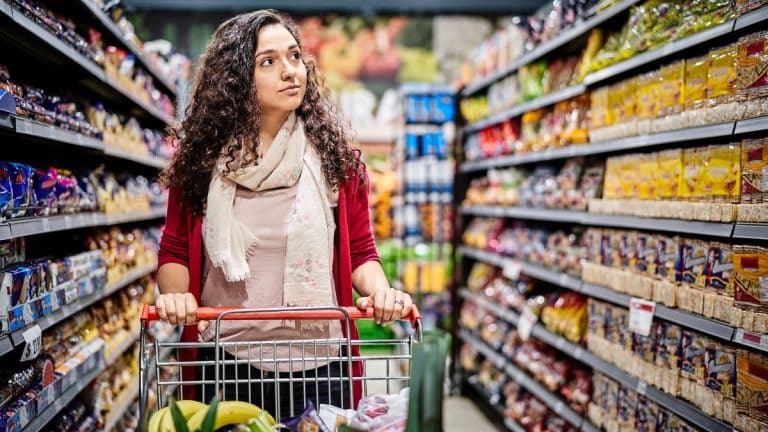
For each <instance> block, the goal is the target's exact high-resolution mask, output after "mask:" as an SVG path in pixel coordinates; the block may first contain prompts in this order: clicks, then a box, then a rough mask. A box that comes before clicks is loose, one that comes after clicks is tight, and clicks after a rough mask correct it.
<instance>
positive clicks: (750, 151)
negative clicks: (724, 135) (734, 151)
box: [741, 138, 768, 203]
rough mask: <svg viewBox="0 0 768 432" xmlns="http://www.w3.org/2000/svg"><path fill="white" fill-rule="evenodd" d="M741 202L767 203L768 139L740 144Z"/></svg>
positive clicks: (751, 140) (745, 141)
mask: <svg viewBox="0 0 768 432" xmlns="http://www.w3.org/2000/svg"><path fill="white" fill-rule="evenodd" d="M741 201H742V202H744V203H762V202H768V138H760V139H748V140H744V142H743V143H742V144H741Z"/></svg>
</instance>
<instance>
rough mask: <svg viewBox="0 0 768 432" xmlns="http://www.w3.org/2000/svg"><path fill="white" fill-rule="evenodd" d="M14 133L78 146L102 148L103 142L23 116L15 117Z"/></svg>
mask: <svg viewBox="0 0 768 432" xmlns="http://www.w3.org/2000/svg"><path fill="white" fill-rule="evenodd" d="M14 121H15V130H16V133H19V134H23V135H29V136H34V137H39V138H45V139H48V140H52V141H57V142H61V143H65V144H71V145H76V146H80V147H86V148H92V149H96V150H104V143H103V142H102V141H101V140H100V139H98V138H94V137H89V136H87V135H83V134H81V133H77V132H73V131H68V130H66V129H61V128H59V127H56V126H53V125H48V124H44V123H40V122H37V121H34V120H30V119H26V118H24V117H15V118H14Z"/></svg>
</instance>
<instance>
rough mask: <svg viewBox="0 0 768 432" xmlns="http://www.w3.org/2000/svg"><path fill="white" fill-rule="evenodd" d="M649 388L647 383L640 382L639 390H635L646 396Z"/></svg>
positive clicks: (638, 383)
mask: <svg viewBox="0 0 768 432" xmlns="http://www.w3.org/2000/svg"><path fill="white" fill-rule="evenodd" d="M647 388H648V384H647V383H646V382H645V381H638V382H637V388H635V390H636V391H637V393H638V394H641V395H643V396H645V390H646V389H647Z"/></svg>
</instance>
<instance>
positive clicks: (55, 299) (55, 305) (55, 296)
mask: <svg viewBox="0 0 768 432" xmlns="http://www.w3.org/2000/svg"><path fill="white" fill-rule="evenodd" d="M50 299H51V310H52V311H55V310H59V308H60V307H61V302H60V301H59V293H58V291H54V292H52V293H51V295H50Z"/></svg>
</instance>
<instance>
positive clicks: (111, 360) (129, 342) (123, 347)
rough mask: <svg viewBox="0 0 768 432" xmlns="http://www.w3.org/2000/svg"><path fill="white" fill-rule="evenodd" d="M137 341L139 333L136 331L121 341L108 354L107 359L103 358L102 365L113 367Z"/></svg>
mask: <svg viewBox="0 0 768 432" xmlns="http://www.w3.org/2000/svg"><path fill="white" fill-rule="evenodd" d="M138 341H139V332H138V331H136V332H134V333H133V334H130V335H129V336H128V339H126V340H125V341H123V343H121V344H120V345H119V346H118V347H117V348H115V349H114V351H113V352H112V353H110V356H109V357H107V356H106V355H105V356H104V363H105V364H106V365H113V364H115V362H116V361H117V359H119V358H120V357H121V356H122V355H123V353H125V352H126V351H127V350H128V349H130V348H131V347H132V346H134V345H136V342H138Z"/></svg>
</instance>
